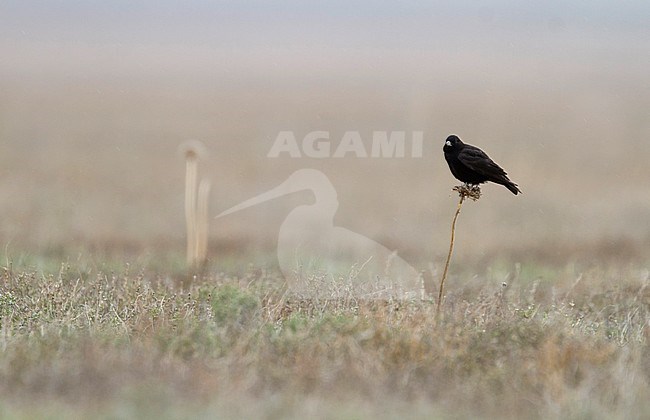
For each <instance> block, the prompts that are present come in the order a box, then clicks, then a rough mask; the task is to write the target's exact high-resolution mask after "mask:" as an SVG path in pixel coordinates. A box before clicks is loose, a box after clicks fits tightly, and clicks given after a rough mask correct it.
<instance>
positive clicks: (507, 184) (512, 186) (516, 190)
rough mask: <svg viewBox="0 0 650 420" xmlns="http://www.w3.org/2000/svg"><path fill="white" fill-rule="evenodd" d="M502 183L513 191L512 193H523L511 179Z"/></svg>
mask: <svg viewBox="0 0 650 420" xmlns="http://www.w3.org/2000/svg"><path fill="white" fill-rule="evenodd" d="M503 185H504V186H505V187H506V188H507V189H509V190H510V192H511V193H513V194H514V195H517V194H523V193H522V192H521V190H520V189H519V187H518V186H517V184H515V183H514V182H512V181H508V182H506V183H505V184H503Z"/></svg>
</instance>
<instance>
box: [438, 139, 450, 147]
mask: <svg viewBox="0 0 650 420" xmlns="http://www.w3.org/2000/svg"><path fill="white" fill-rule="evenodd" d="M445 146H449V147H451V142H450V141H449V140H447V141H446V142H445ZM438 147H440V146H438Z"/></svg>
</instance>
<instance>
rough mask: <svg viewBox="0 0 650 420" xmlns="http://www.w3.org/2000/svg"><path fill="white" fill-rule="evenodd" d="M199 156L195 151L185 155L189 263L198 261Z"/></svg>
mask: <svg viewBox="0 0 650 420" xmlns="http://www.w3.org/2000/svg"><path fill="white" fill-rule="evenodd" d="M197 161H198V157H197V156H196V154H195V153H193V152H188V153H187V154H186V156H185V222H186V225H187V263H188V264H189V265H193V264H194V263H195V262H196V255H197V248H196V244H197V238H196V196H197V190H196V179H197V173H198V162H197Z"/></svg>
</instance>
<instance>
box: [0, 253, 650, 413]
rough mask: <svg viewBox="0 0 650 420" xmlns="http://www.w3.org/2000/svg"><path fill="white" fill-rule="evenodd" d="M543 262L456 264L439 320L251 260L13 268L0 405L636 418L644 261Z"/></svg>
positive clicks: (643, 348)
mask: <svg viewBox="0 0 650 420" xmlns="http://www.w3.org/2000/svg"><path fill="white" fill-rule="evenodd" d="M543 271H544V270H543V269H541V268H536V267H532V266H524V267H521V266H516V267H512V270H510V271H508V270H507V267H505V268H504V267H502V268H500V269H496V268H494V269H490V270H487V271H485V272H484V273H482V274H475V275H473V276H471V277H470V276H468V277H467V278H452V281H451V282H450V287H449V289H448V295H447V298H446V300H445V305H444V306H443V308H442V312H441V314H440V317H438V318H436V316H435V315H436V305H435V300H434V299H431V300H420V299H418V300H413V301H377V300H364V299H362V298H358V297H354V296H345V295H344V294H339V295H337V296H336V298H332V299H327V298H322V297H318V298H307V297H300V296H294V295H292V294H291V293H290V292H287V291H286V290H283V289H282V287H281V284H282V282H281V279H280V278H279V277H278V275H277V274H274V273H272V272H266V271H264V270H256V269H251V270H249V271H248V272H246V273H243V274H242V275H241V276H236V277H235V276H228V275H224V274H219V275H217V274H210V275H199V276H190V277H188V276H185V275H162V274H160V273H156V272H150V271H148V270H145V269H142V270H140V271H134V269H133V268H132V267H125V268H122V269H121V270H120V271H119V272H104V271H101V270H95V269H87V270H81V269H79V268H78V267H74V266H70V265H67V264H64V265H63V266H61V268H60V270H58V272H56V271H55V272H52V273H43V272H36V271H33V270H24V269H23V270H19V269H16V268H12V267H11V266H8V267H5V268H4V270H3V271H2V273H1V275H0V276H1V277H0V323H1V327H0V331H1V333H0V334H1V335H0V346H1V347H2V358H1V359H0V379H1V380H0V392H1V394H2V396H3V397H2V400H1V401H0V416H3V417H4V416H10V417H24V418H31V417H40V416H45V415H46V416H47V417H49V418H52V417H55V418H56V417H60V418H69V417H70V416H71V415H73V416H99V417H104V418H114V417H120V418H123V417H143V416H146V417H153V416H156V417H160V418H178V417H196V416H215V415H219V416H221V417H257V418H286V417H296V418H297V417H304V416H310V417H316V418H318V417H321V418H331V417H343V418H348V417H349V418H359V417H380V418H390V417H395V416H398V415H399V416H403V415H404V413H409V415H410V417H413V418H431V415H432V414H434V415H436V416H438V417H441V418H457V417H473V416H476V415H480V416H481V417H499V418H502V417H509V418H521V417H523V416H526V417H538V418H548V417H549V416H553V417H562V418H626V419H629V418H643V417H645V418H647V416H648V415H649V414H650V349H649V348H648V341H649V340H648V339H649V338H650V328H649V322H650V288H649V287H648V283H649V279H648V272H647V270H645V271H643V269H635V268H634V267H629V266H621V267H592V268H590V269H587V270H585V271H583V272H582V273H576V274H577V275H575V276H574V275H572V274H571V275H569V274H568V273H569V272H570V271H572V269H571V268H568V269H566V270H565V271H564V274H562V275H560V274H558V277H557V278H555V279H549V278H547V277H545V276H538V273H539V272H543ZM463 276H464V275H463ZM562 277H564V278H566V280H562ZM558 279H559V281H558ZM461 284H462V285H463V286H459V285H461ZM34 401H39V403H38V404H36V405H35V404H34Z"/></svg>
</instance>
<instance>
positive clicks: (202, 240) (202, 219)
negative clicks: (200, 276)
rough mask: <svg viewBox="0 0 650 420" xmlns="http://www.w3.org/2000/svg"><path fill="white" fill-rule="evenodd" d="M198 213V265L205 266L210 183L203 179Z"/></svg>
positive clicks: (198, 201) (200, 187) (198, 199)
mask: <svg viewBox="0 0 650 420" xmlns="http://www.w3.org/2000/svg"><path fill="white" fill-rule="evenodd" d="M198 194H199V195H198V198H197V213H196V263H199V264H203V263H204V262H205V261H206V259H207V256H208V223H209V222H208V205H209V198H210V181H208V180H207V179H202V180H201V183H200V184H199V192H198Z"/></svg>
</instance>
